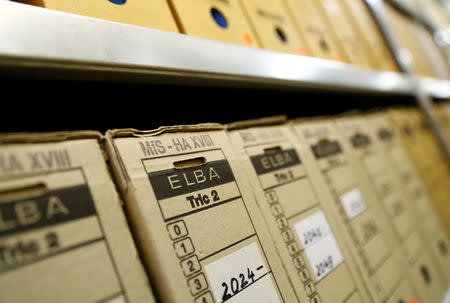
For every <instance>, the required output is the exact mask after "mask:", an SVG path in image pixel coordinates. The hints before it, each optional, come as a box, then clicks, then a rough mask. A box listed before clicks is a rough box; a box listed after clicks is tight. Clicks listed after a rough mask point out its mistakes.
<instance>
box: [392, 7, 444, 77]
mask: <svg viewBox="0 0 450 303" xmlns="http://www.w3.org/2000/svg"><path fill="white" fill-rule="evenodd" d="M384 7H385V9H386V13H387V14H386V15H387V18H388V22H389V24H390V26H391V27H392V30H393V34H394V35H395V37H396V39H398V41H399V44H400V45H401V46H402V47H404V48H405V49H406V50H408V52H409V53H410V55H411V60H412V66H413V68H414V69H415V71H416V72H417V73H418V74H420V75H422V76H427V77H436V73H435V71H434V70H433V67H432V65H431V62H430V60H429V59H428V57H427V55H426V53H425V52H424V50H423V47H422V46H421V45H420V42H419V41H418V40H417V37H416V35H415V34H414V31H415V29H414V26H415V24H414V22H413V21H411V20H410V19H409V18H408V17H406V16H404V15H402V14H400V13H399V12H397V11H396V10H395V9H394V8H392V7H391V6H390V5H388V4H386V5H385V6H384Z"/></svg>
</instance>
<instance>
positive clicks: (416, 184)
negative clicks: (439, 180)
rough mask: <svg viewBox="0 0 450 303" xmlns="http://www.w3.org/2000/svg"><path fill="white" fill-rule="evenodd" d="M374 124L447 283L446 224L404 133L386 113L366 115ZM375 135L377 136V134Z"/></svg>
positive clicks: (373, 128)
mask: <svg viewBox="0 0 450 303" xmlns="http://www.w3.org/2000/svg"><path fill="white" fill-rule="evenodd" d="M367 119H368V123H369V124H370V125H371V129H372V132H373V133H374V134H375V133H376V134H377V137H376V138H377V142H378V143H379V145H380V146H381V148H382V149H383V151H384V155H385V157H386V159H387V161H388V163H389V165H390V166H391V168H392V169H393V170H394V172H395V174H396V175H397V179H398V180H399V184H401V187H400V188H401V189H402V190H403V195H404V197H405V199H409V201H410V205H411V206H412V209H413V210H414V216H415V218H416V222H423V223H422V224H418V225H417V227H416V228H417V229H418V230H419V231H420V232H421V233H422V235H423V236H422V237H424V238H425V240H424V241H423V242H424V243H428V245H422V247H424V248H426V247H429V248H430V249H431V250H432V254H433V256H434V258H435V260H436V261H437V262H438V264H439V265H440V268H441V271H442V273H443V274H444V275H445V277H446V281H447V283H449V281H450V270H448V268H450V264H449V263H448V262H449V261H448V260H449V257H450V254H449V249H448V248H449V243H448V237H447V235H446V232H445V230H444V228H443V226H442V225H441V224H440V219H439V218H438V216H437V214H436V211H435V209H434V208H433V206H432V204H431V201H430V197H429V195H428V193H427V192H426V189H425V187H424V185H423V183H422V180H421V179H420V177H419V175H418V174H417V171H416V169H415V167H414V166H413V164H412V162H411V159H410V155H408V153H407V150H406V148H405V147H407V146H404V145H403V144H402V142H401V141H400V137H401V136H402V135H401V132H399V131H398V130H396V129H395V127H394V126H393V124H392V123H391V121H390V120H389V119H388V117H387V116H386V115H385V114H384V113H376V114H371V115H369V116H368V117H367ZM374 136H375V135H374Z"/></svg>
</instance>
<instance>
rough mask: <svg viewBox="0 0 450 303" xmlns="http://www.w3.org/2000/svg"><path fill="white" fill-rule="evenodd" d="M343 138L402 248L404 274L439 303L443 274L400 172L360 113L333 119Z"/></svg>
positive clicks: (425, 296) (427, 298) (426, 294)
mask: <svg viewBox="0 0 450 303" xmlns="http://www.w3.org/2000/svg"><path fill="white" fill-rule="evenodd" d="M336 125H337V127H338V130H339V132H340V133H341V136H342V137H343V140H344V141H345V142H347V146H349V149H350V152H349V154H351V157H352V159H356V161H353V165H354V167H356V169H355V171H356V170H357V171H358V173H359V174H358V177H359V178H360V179H366V180H368V181H369V182H370V184H371V186H372V187H373V188H374V189H375V190H374V193H375V199H374V201H375V202H377V203H378V206H381V215H382V216H383V217H385V218H387V221H388V223H389V227H390V229H391V230H392V231H393V233H392V234H393V236H394V237H393V238H394V242H395V243H396V246H397V247H400V248H401V249H402V253H403V254H404V256H405V259H406V260H407V262H408V273H409V274H408V276H409V278H410V280H411V281H412V284H413V285H414V287H415V288H416V289H417V291H418V292H419V294H420V296H421V297H422V298H423V299H426V300H427V301H429V302H440V301H442V299H443V297H444V293H445V291H446V289H447V282H446V281H445V276H444V273H443V272H442V269H441V268H440V265H439V263H438V262H437V260H436V259H435V258H434V257H433V255H432V252H431V250H430V246H431V245H430V246H426V245H423V244H424V243H427V242H428V238H427V236H426V235H424V234H422V233H421V230H420V229H419V228H418V225H417V219H418V218H417V217H416V213H415V207H414V206H413V205H412V204H411V200H410V197H409V196H408V195H405V192H404V191H403V189H404V187H403V184H402V183H401V180H400V175H398V174H396V173H395V171H394V170H393V166H392V163H390V162H389V161H388V160H387V157H386V155H385V151H384V149H382V148H381V146H380V145H378V144H377V143H376V137H375V136H374V135H373V133H372V132H371V128H370V127H369V124H368V123H367V121H366V120H365V118H364V117H363V116H362V115H349V116H344V117H340V118H337V119H336Z"/></svg>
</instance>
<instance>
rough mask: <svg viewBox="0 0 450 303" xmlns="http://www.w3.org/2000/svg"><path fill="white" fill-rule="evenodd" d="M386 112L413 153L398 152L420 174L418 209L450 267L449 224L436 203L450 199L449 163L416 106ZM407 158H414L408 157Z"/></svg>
mask: <svg viewBox="0 0 450 303" xmlns="http://www.w3.org/2000/svg"><path fill="white" fill-rule="evenodd" d="M386 115H387V117H388V118H389V121H390V122H391V125H392V126H393V129H394V130H395V132H396V134H397V136H398V138H399V139H400V141H401V143H402V145H403V147H404V151H405V152H404V154H407V155H408V156H409V157H405V156H403V157H400V156H398V157H397V161H398V163H402V166H403V167H405V168H404V169H405V171H407V172H408V171H409V172H410V175H411V176H416V174H414V173H411V172H412V171H415V172H417V174H418V176H419V177H420V178H418V177H415V178H414V180H415V182H412V184H413V185H411V190H412V193H411V194H412V195H413V196H416V197H419V202H420V205H421V206H420V208H419V209H418V216H419V218H420V220H421V221H423V222H424V224H421V225H420V226H421V227H422V228H423V230H424V233H426V235H427V237H429V238H430V239H432V244H433V247H432V248H433V250H434V251H435V256H437V257H438V258H439V262H440V264H441V265H442V266H443V267H444V268H450V253H449V251H450V250H449V249H448V248H449V247H450V245H449V236H448V230H447V228H448V227H447V226H445V225H442V224H443V222H442V221H441V220H442V216H441V214H440V213H439V212H438V208H437V207H436V205H439V204H441V205H443V204H444V203H446V202H445V201H448V192H447V191H448V188H449V187H448V185H447V183H446V182H448V181H446V180H447V178H448V177H446V175H445V174H446V169H447V168H446V167H445V164H444V165H443V163H442V162H439V161H440V160H439V157H440V155H439V150H438V149H437V146H435V144H436V143H435V142H434V143H433V139H434V138H433V137H430V136H429V134H427V132H425V131H423V128H422V127H421V125H420V124H421V123H420V113H419V112H418V110H416V109H412V108H409V109H402V108H398V109H390V110H388V111H386ZM430 139H431V140H430ZM433 146H434V147H433ZM399 159H404V161H402V162H400V161H399ZM405 159H411V160H412V161H411V162H409V161H405ZM408 163H412V164H410V166H409V167H410V169H409V170H407V167H408ZM422 184H423V186H424V187H422ZM424 188H425V190H424ZM444 274H447V279H449V274H448V271H447V272H444Z"/></svg>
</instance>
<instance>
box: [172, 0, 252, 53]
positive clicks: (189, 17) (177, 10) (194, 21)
mask: <svg viewBox="0 0 450 303" xmlns="http://www.w3.org/2000/svg"><path fill="white" fill-rule="evenodd" d="M167 1H168V2H169V5H170V6H171V8H172V11H173V13H174V16H175V19H176V21H177V24H178V26H179V28H180V31H181V32H182V33H184V34H188V35H191V36H197V37H201V38H206V39H212V40H219V41H223V42H228V43H235V44H240V45H244V46H249V47H260V43H259V41H257V38H256V35H255V33H254V30H253V29H252V28H251V26H250V24H249V22H248V20H247V18H246V17H245V15H244V12H243V10H242V8H241V5H240V3H239V1H240V0H225V1H215V0H193V1H185V0H167Z"/></svg>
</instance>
